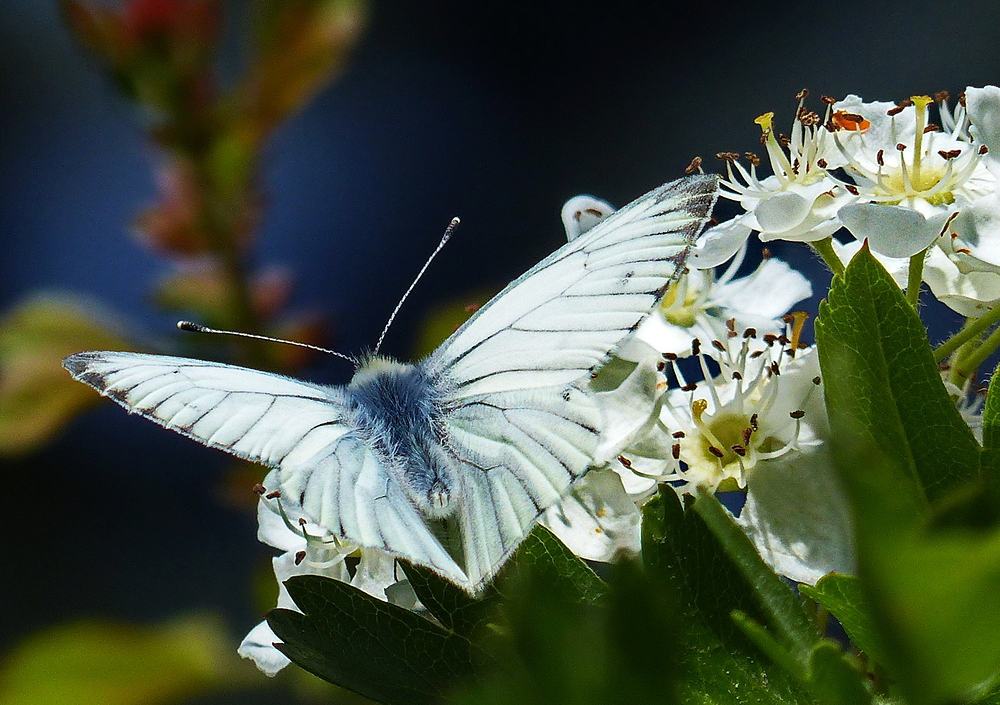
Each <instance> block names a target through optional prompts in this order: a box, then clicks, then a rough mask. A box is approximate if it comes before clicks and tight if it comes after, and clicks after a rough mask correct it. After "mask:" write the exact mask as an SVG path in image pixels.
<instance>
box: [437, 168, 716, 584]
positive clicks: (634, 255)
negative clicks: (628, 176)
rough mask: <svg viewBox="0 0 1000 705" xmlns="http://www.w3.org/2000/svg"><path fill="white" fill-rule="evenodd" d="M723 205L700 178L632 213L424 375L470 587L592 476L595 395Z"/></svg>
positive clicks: (608, 223)
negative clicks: (458, 506)
mask: <svg viewBox="0 0 1000 705" xmlns="http://www.w3.org/2000/svg"><path fill="white" fill-rule="evenodd" d="M717 193H718V180H717V178H716V177H715V176H693V177H689V178H685V179H681V180H679V181H674V182H672V183H669V184H665V185H663V186H661V187H659V188H657V189H655V190H653V191H651V192H650V193H648V194H646V195H645V196H643V197H641V198H639V199H637V200H636V201H634V202H632V203H630V204H629V205H627V206H625V207H624V208H622V209H621V210H619V211H617V212H615V213H614V214H612V215H611V216H609V217H608V218H606V219H605V220H603V221H601V222H599V223H598V224H597V225H595V226H593V227H592V228H591V229H589V230H587V231H586V232H584V233H582V234H580V235H579V236H578V237H576V238H575V239H573V240H572V241H571V242H569V243H568V244H566V245H564V246H563V247H562V248H561V249H559V250H557V251H556V252H554V253H553V254H552V255H550V256H549V257H547V258H545V259H544V260H542V261H541V262H540V263H539V264H538V265H536V266H535V267H533V268H532V269H530V270H529V271H528V272H527V273H526V274H524V275H523V276H521V277H520V278H518V279H516V280H515V281H513V282H512V283H511V284H510V285H508V286H507V288H505V289H504V290H503V291H502V292H501V293H500V294H499V295H498V296H496V297H494V298H493V299H492V300H491V301H490V302H489V303H487V304H486V305H485V306H484V307H483V308H481V309H480V310H479V311H478V312H477V313H476V315H475V316H473V317H472V318H471V319H469V321H467V322H466V323H465V325H463V326H462V327H461V328H459V329H458V330H457V331H456V332H455V333H454V334H453V335H452V336H451V337H450V338H448V340H446V341H445V342H444V343H443V344H442V345H441V346H440V347H439V348H438V349H437V350H436V351H435V352H434V353H433V354H432V355H431V356H430V357H429V358H427V360H425V361H424V363H423V364H424V365H425V366H426V369H427V370H428V371H429V372H430V373H431V374H432V375H437V376H439V377H440V378H441V379H443V380H445V386H446V387H447V388H448V390H449V392H448V395H447V401H446V406H447V416H446V418H447V428H448V433H449V445H450V448H451V450H452V453H453V454H454V455H455V457H456V458H457V459H458V460H459V461H460V462H461V463H462V465H463V472H462V473H461V483H462V497H463V502H464V506H463V509H462V511H461V513H460V521H461V528H462V541H463V546H464V562H465V564H466V565H465V568H466V573H467V574H468V577H469V580H470V581H471V583H472V585H473V587H476V586H478V585H481V584H482V583H484V582H486V581H488V580H489V579H490V578H491V577H492V576H493V575H494V574H495V572H496V571H497V570H498V569H499V567H500V565H502V563H503V561H504V560H505V559H506V558H507V556H509V555H510V553H512V552H513V550H514V549H515V548H516V547H517V545H518V544H519V543H520V541H521V540H522V539H523V538H524V536H525V535H526V534H527V532H528V531H529V530H530V529H531V527H532V525H533V524H534V523H535V522H536V521H537V519H538V517H539V516H540V515H541V513H542V512H543V511H545V509H547V508H548V507H550V506H551V505H553V504H554V503H555V502H557V501H558V500H559V498H560V497H561V496H562V495H563V494H564V493H565V492H566V490H567V489H568V488H569V486H570V485H571V484H572V483H573V481H574V480H576V479H577V478H578V477H580V476H581V475H582V474H583V473H584V472H585V471H586V470H587V468H588V467H589V466H590V464H591V463H592V462H594V460H595V459H594V457H593V455H594V451H595V449H596V447H597V440H598V437H599V434H600V425H601V419H600V414H599V412H598V409H597V406H596V403H595V402H594V399H593V398H592V397H591V396H590V395H589V394H588V393H587V392H586V391H584V387H585V385H586V382H587V380H588V379H589V376H590V374H591V372H592V371H593V370H594V369H595V368H597V367H598V366H600V365H601V364H602V363H603V362H604V361H605V360H606V359H607V358H608V356H609V354H610V353H611V352H612V351H613V350H614V349H615V347H616V346H617V345H618V344H619V343H620V342H621V341H622V340H623V339H624V338H625V337H626V336H627V335H628V334H629V333H630V332H631V331H632V330H633V329H634V328H635V327H636V326H637V325H638V324H639V323H640V322H641V321H642V319H643V318H644V317H645V316H646V315H647V314H648V313H649V312H650V310H651V309H652V308H653V306H654V305H655V304H656V302H657V301H658V300H659V298H660V297H661V296H662V294H663V292H664V290H665V289H666V287H667V286H668V285H669V284H670V282H672V281H674V280H676V279H677V277H679V276H680V273H681V271H682V269H683V267H684V261H685V258H686V256H687V252H688V250H689V249H690V247H691V245H692V243H693V242H694V240H695V238H696V237H697V236H698V234H699V233H700V231H701V229H702V227H703V225H704V223H705V221H706V220H707V219H708V216H709V214H710V212H711V210H712V207H713V205H714V204H715V200H716V197H717ZM597 460H598V462H600V460H601V459H597Z"/></svg>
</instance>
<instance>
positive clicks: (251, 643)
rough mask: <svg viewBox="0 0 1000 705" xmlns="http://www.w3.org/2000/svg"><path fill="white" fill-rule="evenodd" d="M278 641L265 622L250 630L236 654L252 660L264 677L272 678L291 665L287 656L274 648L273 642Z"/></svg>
mask: <svg viewBox="0 0 1000 705" xmlns="http://www.w3.org/2000/svg"><path fill="white" fill-rule="evenodd" d="M280 641H281V639H279V638H278V636H277V634H275V633H274V632H273V631H272V630H271V627H270V626H268V624H267V622H261V623H260V624H258V625H257V626H256V627H254V628H253V629H251V630H250V633H249V634H247V635H246V637H245V638H244V639H243V642H242V643H241V644H240V648H239V649H237V650H236V653H238V654H239V655H240V656H242V657H243V658H248V659H252V660H253V662H254V663H255V664H257V668H259V669H260V670H261V671H263V672H264V674H265V675H267V676H272V677H273V676H275V675H277V673H278V671H280V670H281V669H282V668H284V667H285V666H287V665H288V664H290V663H291V661H289V660H288V657H287V656H285V655H284V654H283V653H281V652H280V651H278V650H277V649H276V648H274V644H275V642H280Z"/></svg>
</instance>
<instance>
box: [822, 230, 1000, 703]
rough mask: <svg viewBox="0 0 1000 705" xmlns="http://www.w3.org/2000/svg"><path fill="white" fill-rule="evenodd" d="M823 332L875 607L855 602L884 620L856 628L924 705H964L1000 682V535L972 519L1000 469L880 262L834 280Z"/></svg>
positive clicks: (840, 447)
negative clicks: (961, 704) (999, 594)
mask: <svg viewBox="0 0 1000 705" xmlns="http://www.w3.org/2000/svg"><path fill="white" fill-rule="evenodd" d="M816 332H817V344H818V347H819V351H820V362H821V366H822V369H823V379H824V383H825V385H824V386H825V394H826V402H827V409H828V412H829V416H830V424H831V431H832V433H833V448H834V453H835V457H836V464H837V469H838V471H839V473H840V476H841V480H842V482H843V483H844V487H845V490H846V495H847V496H848V498H849V501H850V502H851V504H852V509H853V514H854V516H855V521H856V530H857V550H858V565H859V577H860V585H861V587H862V589H863V599H859V598H858V596H857V595H853V596H851V601H853V602H855V603H856V604H858V605H860V604H862V603H866V604H867V605H868V610H869V614H870V616H871V619H870V621H866V620H864V619H863V618H861V617H860V616H858V615H855V616H856V617H858V619H857V623H856V624H855V625H854V628H855V629H856V630H858V633H859V634H865V635H866V636H864V637H863V640H864V642H865V646H864V648H866V649H868V650H869V651H870V653H872V654H877V655H878V656H877V658H879V659H880V660H881V663H882V665H883V666H885V668H886V670H887V671H888V672H889V675H890V676H891V677H892V678H893V679H894V680H895V681H896V682H897V684H898V686H899V688H900V690H901V691H902V693H903V694H904V695H905V696H906V697H907V698H908V700H909V701H910V702H911V703H914V704H917V705H922V704H938V703H949V702H954V701H957V700H962V699H964V698H965V697H966V696H967V695H968V694H969V693H970V692H971V690H972V689H974V688H975V687H977V686H978V685H979V684H981V683H983V682H986V681H989V680H991V679H992V678H994V677H995V676H996V675H997V674H998V673H1000V637H998V635H1000V601H998V600H997V599H996V595H995V593H996V588H997V585H998V584H1000V531H998V530H997V528H996V526H995V523H992V522H991V521H990V520H988V518H987V521H986V522H985V524H983V525H979V526H975V525H972V524H970V517H971V516H972V515H973V514H974V512H970V511H969V507H972V506H975V505H976V502H978V501H979V500H980V499H981V498H982V497H983V496H984V495H983V492H985V491H990V487H989V486H990V483H992V482H994V480H993V478H991V477H989V476H987V475H986V474H985V473H986V472H992V470H991V468H992V467H993V465H994V461H995V458H992V456H991V454H990V453H989V452H988V453H985V454H982V455H981V453H980V449H979V447H978V445H977V444H976V443H975V440H974V438H972V435H971V431H970V430H969V429H968V427H967V426H966V425H965V423H964V421H962V419H961V417H960V416H959V414H958V412H957V410H956V409H955V406H954V402H953V401H952V400H951V399H950V398H949V397H948V395H947V392H946V391H945V390H944V387H943V383H942V382H941V379H940V375H939V374H938V372H937V369H936V368H935V366H934V365H933V361H932V358H931V355H930V346H929V343H928V342H927V339H926V336H925V334H924V332H923V329H922V327H921V325H920V322H919V319H918V317H917V315H916V313H915V311H914V310H913V309H912V307H911V306H909V305H908V304H907V303H906V301H905V300H904V299H903V296H902V294H901V292H900V291H899V290H898V288H897V287H896V285H895V284H893V283H892V280H891V278H890V277H889V276H888V274H887V273H886V272H885V270H884V269H882V267H881V265H879V264H878V263H877V262H876V261H875V260H874V259H873V258H872V257H871V255H870V254H869V253H868V252H867V251H865V250H862V251H861V252H860V253H859V254H858V255H857V256H856V257H855V259H854V260H853V261H852V262H851V264H850V266H848V268H847V270H846V272H845V274H844V276H843V277H837V278H835V280H834V285H833V287H832V288H831V291H830V298H829V301H827V302H825V303H824V304H822V305H821V306H820V318H819V320H818V321H817V324H816ZM981 467H982V470H983V472H984V474H983V475H980V468H981ZM926 498H930V500H931V502H932V504H931V505H929V504H928V502H927V499H926ZM984 506H985V505H984ZM858 611H859V613H860V612H861V610H860V608H859V610H858ZM849 621H850V620H848V622H849ZM859 624H860V625H863V627H861V628H859Z"/></svg>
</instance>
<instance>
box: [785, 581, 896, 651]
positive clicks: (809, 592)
mask: <svg viewBox="0 0 1000 705" xmlns="http://www.w3.org/2000/svg"><path fill="white" fill-rule="evenodd" d="M799 591H800V592H801V593H802V594H803V595H805V596H806V597H808V598H809V599H811V600H815V601H816V602H817V603H818V604H820V605H822V606H823V607H825V608H826V609H827V610H828V611H829V612H830V614H832V615H833V616H834V617H836V618H837V621H839V622H840V625H841V626H842V627H843V628H844V631H845V632H847V636H849V637H850V639H851V643H852V644H854V645H855V646H856V647H857V648H858V649H859V650H860V651H863V652H864V653H866V654H868V656H870V657H871V658H872V659H873V660H874V661H876V662H877V663H885V662H886V656H887V654H885V653H884V652H883V651H882V647H883V642H882V641H881V640H880V638H879V634H878V627H877V625H876V623H875V618H874V617H873V616H872V614H871V608H870V607H869V605H868V602H867V596H866V595H865V591H864V587H863V586H862V585H861V581H860V580H859V579H858V578H857V576H854V575H838V574H837V573H831V574H830V575H827V576H825V577H823V578H821V579H820V581H819V582H818V583H816V586H815V587H810V586H809V585H800V586H799Z"/></svg>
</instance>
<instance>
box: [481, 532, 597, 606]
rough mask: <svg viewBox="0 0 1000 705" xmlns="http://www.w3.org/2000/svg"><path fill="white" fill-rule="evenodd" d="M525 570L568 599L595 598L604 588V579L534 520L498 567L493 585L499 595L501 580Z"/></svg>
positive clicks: (592, 600) (501, 586) (510, 577)
mask: <svg viewBox="0 0 1000 705" xmlns="http://www.w3.org/2000/svg"><path fill="white" fill-rule="evenodd" d="M527 570H530V571H531V573H532V574H533V575H534V576H535V577H536V579H538V580H543V581H545V583H546V584H547V585H548V589H549V590H552V591H558V592H559V593H561V594H562V595H563V596H564V597H565V598H568V599H573V600H578V601H581V602H596V601H597V600H599V599H600V598H601V597H602V596H603V595H604V594H605V593H606V592H607V585H606V584H605V582H604V581H603V580H601V579H600V578H599V577H598V576H597V574H596V573H595V572H594V571H593V570H591V569H590V567H589V566H588V565H587V564H586V563H585V562H584V561H583V560H582V559H581V558H580V557H579V556H577V555H576V554H575V553H573V552H572V551H571V550H569V549H568V548H566V546H565V545H564V544H563V542H562V541H560V540H559V539H558V537H557V536H556V535H555V534H553V533H552V532H551V531H550V530H549V529H548V528H546V527H545V526H543V525H541V524H536V525H535V528H534V529H532V530H531V533H530V534H528V536H527V538H525V539H524V541H523V542H522V543H521V545H520V546H518V548H517V553H515V554H514V557H513V558H512V559H511V560H510V561H508V562H507V564H506V565H505V566H504V567H503V570H501V571H500V574H499V575H498V576H497V578H496V580H495V581H494V585H495V586H496V587H497V589H498V591H499V592H500V593H501V595H502V594H503V585H504V583H505V582H506V581H507V580H510V579H512V578H514V577H515V576H516V575H518V573H520V572H523V571H527Z"/></svg>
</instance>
